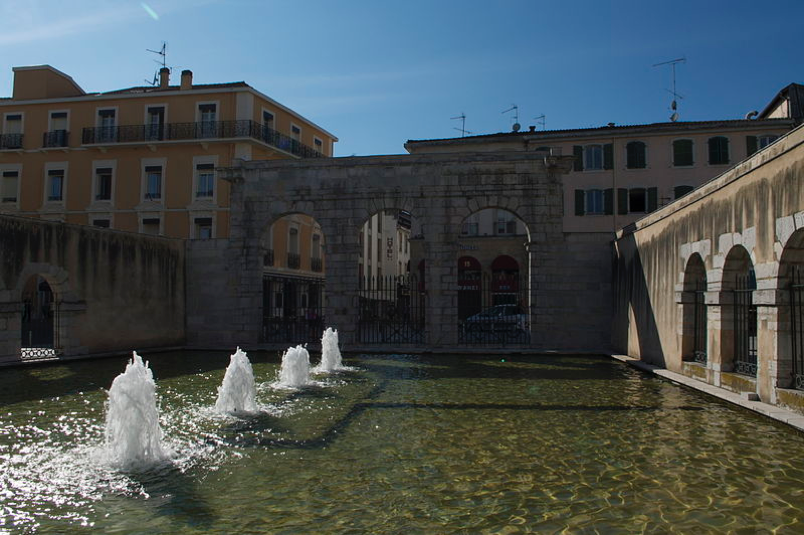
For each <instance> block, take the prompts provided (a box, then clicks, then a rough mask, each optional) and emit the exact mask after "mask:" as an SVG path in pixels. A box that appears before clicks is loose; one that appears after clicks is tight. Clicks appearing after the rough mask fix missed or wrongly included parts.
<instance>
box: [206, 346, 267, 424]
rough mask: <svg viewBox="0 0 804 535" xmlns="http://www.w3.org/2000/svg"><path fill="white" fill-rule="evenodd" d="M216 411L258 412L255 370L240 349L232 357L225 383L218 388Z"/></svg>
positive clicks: (229, 412)
mask: <svg viewBox="0 0 804 535" xmlns="http://www.w3.org/2000/svg"><path fill="white" fill-rule="evenodd" d="M215 410H216V411H218V412H219V413H221V414H237V413H241V412H256V411H257V402H256V388H255V386H254V370H253V369H252V367H251V362H250V361H249V360H248V356H247V355H246V353H245V351H243V350H241V349H240V348H239V347H238V348H237V350H236V351H235V353H234V354H233V355H232V356H231V359H230V361H229V366H228V367H227V368H226V374H225V375H224V376H223V382H222V383H221V386H219V387H218V399H217V401H216V402H215Z"/></svg>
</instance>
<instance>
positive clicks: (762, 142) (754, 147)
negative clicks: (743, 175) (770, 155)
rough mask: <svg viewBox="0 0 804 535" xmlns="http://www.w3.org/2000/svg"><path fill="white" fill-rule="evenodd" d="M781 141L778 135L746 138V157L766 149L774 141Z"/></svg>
mask: <svg viewBox="0 0 804 535" xmlns="http://www.w3.org/2000/svg"><path fill="white" fill-rule="evenodd" d="M777 139H779V136H777V135H776V134H765V135H763V136H745V155H746V156H751V155H752V154H754V153H755V152H756V151H758V150H760V149H764V148H765V147H767V146H768V145H770V144H771V143H773V142H774V141H776V140H777Z"/></svg>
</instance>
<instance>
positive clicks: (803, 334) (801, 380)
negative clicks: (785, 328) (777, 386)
mask: <svg viewBox="0 0 804 535" xmlns="http://www.w3.org/2000/svg"><path fill="white" fill-rule="evenodd" d="M801 275H802V273H801V270H800V269H794V270H793V273H792V277H791V281H790V338H791V340H790V342H791V344H790V346H791V347H790V350H791V353H792V359H793V379H794V381H795V382H794V385H795V387H796V388H797V389H799V390H804V302H802V299H803V298H804V281H802V277H801Z"/></svg>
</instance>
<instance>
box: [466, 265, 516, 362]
mask: <svg viewBox="0 0 804 535" xmlns="http://www.w3.org/2000/svg"><path fill="white" fill-rule="evenodd" d="M458 279H459V280H458V341H459V342H460V343H462V344H469V345H494V346H506V345H511V344H513V345H517V344H528V343H530V315H529V314H528V311H527V307H526V306H525V303H526V302H527V299H526V295H525V292H524V291H523V288H522V285H521V284H520V277H519V275H515V274H506V275H503V274H499V275H492V276H489V275H488V274H482V275H481V274H480V273H479V272H460V271H459V272H458Z"/></svg>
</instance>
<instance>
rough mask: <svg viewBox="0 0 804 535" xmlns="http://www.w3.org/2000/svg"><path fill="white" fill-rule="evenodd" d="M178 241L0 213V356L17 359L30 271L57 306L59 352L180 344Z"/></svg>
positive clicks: (181, 255)
mask: <svg viewBox="0 0 804 535" xmlns="http://www.w3.org/2000/svg"><path fill="white" fill-rule="evenodd" d="M184 266H185V254H184V247H183V244H182V242H181V240H171V239H165V238H158V237H151V236H142V235H138V234H132V233H125V232H116V231H110V230H107V229H96V228H92V227H84V226H78V225H69V224H63V223H55V222H47V221H42V220H36V219H28V218H21V217H12V216H0V327H2V330H0V359H3V360H17V359H19V357H20V345H21V319H22V292H23V289H24V287H25V285H26V283H28V281H29V280H30V279H31V278H32V277H34V276H36V275H38V276H41V277H43V278H44V279H45V280H46V281H47V282H48V284H49V285H50V287H51V289H52V291H53V295H54V300H55V301H56V303H57V304H58V310H59V313H58V321H57V325H56V328H57V330H58V334H59V346H60V347H59V348H58V349H60V350H61V352H62V354H64V355H66V356H70V355H79V354H93V353H104V352H115V351H129V350H133V349H144V348H153V347H170V346H180V345H183V343H184V335H185V330H184V312H185V307H184V295H185V284H184Z"/></svg>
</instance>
